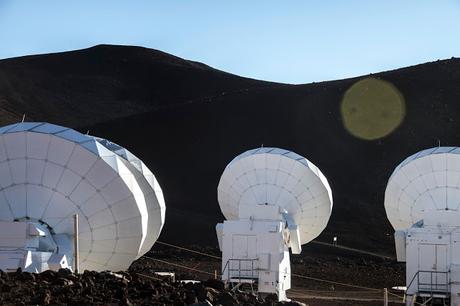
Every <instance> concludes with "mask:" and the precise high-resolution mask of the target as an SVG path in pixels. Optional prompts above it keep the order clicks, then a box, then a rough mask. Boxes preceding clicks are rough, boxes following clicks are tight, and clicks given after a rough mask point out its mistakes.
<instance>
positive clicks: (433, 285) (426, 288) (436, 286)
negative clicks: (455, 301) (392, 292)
mask: <svg viewBox="0 0 460 306" xmlns="http://www.w3.org/2000/svg"><path fill="white" fill-rule="evenodd" d="M421 274H430V282H429V283H424V282H420V275H421ZM433 275H435V276H436V277H435V282H433ZM438 275H445V282H438V277H437V276H438ZM416 278H417V293H419V292H422V291H423V292H429V293H430V295H431V296H433V294H435V293H446V294H449V293H450V288H449V285H450V284H449V272H447V271H424V270H420V271H417V273H415V274H414V276H413V277H412V280H411V281H410V283H409V285H408V286H407V289H406V292H407V291H408V290H409V288H410V287H411V286H412V283H413V282H414V281H415V279H416Z"/></svg>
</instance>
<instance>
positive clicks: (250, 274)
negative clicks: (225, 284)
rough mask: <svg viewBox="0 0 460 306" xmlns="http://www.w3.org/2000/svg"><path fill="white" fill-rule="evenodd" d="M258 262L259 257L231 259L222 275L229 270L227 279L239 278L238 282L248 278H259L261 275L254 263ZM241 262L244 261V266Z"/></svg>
mask: <svg viewBox="0 0 460 306" xmlns="http://www.w3.org/2000/svg"><path fill="white" fill-rule="evenodd" d="M256 262H257V259H229V260H227V263H226V264H225V266H224V269H223V271H222V275H225V271H227V279H228V280H231V279H237V280H238V282H241V281H242V280H247V279H253V280H254V279H257V278H258V277H259V275H258V271H257V269H256V268H255V265H254V264H255V263H256ZM235 263H237V265H235ZM241 263H243V266H242V265H241ZM249 266H250V267H249Z"/></svg>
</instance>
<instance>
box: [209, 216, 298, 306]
mask: <svg viewBox="0 0 460 306" xmlns="http://www.w3.org/2000/svg"><path fill="white" fill-rule="evenodd" d="M285 228H286V224H285V222H284V221H272V220H253V219H250V220H235V221H224V223H223V224H222V223H220V224H218V225H217V232H218V236H219V246H220V248H221V251H222V280H224V281H227V282H231V283H245V282H246V283H255V284H257V288H258V292H259V293H275V294H277V295H278V300H280V301H283V300H286V299H287V297H286V290H288V289H290V288H291V266H290V260H289V249H288V244H287V243H286V240H287V239H288V237H289V232H288V230H287V229H285Z"/></svg>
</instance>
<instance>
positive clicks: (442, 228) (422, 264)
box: [385, 147, 460, 306]
mask: <svg viewBox="0 0 460 306" xmlns="http://www.w3.org/2000/svg"><path fill="white" fill-rule="evenodd" d="M459 208H460V148H457V147H436V148H432V149H427V150H423V151H420V152H418V153H416V154H414V155H412V156H410V157H408V158H407V159H406V160H404V161H403V162H402V163H401V164H400V165H399V166H398V167H397V168H396V169H395V171H394V172H393V174H392V175H391V177H390V179H389V181H388V185H387V188H386V191H385V210H386V213H387V217H388V219H389V220H390V222H391V224H392V226H393V228H394V229H395V246H396V255H397V259H398V261H401V262H404V261H405V262H406V286H407V290H406V295H407V296H408V298H407V305H411V303H412V302H413V301H415V299H417V298H418V299H422V301H427V300H429V299H438V300H441V301H442V303H449V301H450V305H456V306H460V211H459Z"/></svg>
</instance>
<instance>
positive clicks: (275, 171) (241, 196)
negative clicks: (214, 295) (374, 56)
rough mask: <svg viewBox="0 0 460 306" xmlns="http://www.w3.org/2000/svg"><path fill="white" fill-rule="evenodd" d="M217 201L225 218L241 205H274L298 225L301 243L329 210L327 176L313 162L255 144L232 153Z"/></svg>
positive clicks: (321, 224)
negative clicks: (250, 147)
mask: <svg viewBox="0 0 460 306" xmlns="http://www.w3.org/2000/svg"><path fill="white" fill-rule="evenodd" d="M217 190H218V201H219V205H220V208H221V210H222V213H223V214H224V216H225V218H226V219H227V220H236V219H238V217H239V210H240V209H241V207H243V206H257V205H277V206H279V207H281V208H283V209H285V210H286V211H287V213H288V215H289V216H290V218H292V219H293V221H294V223H295V224H296V225H297V226H299V233H300V243H301V244H305V243H307V242H309V241H311V240H313V239H314V238H316V237H317V236H318V235H319V234H320V233H321V232H322V231H323V230H324V228H325V227H326V225H327V223H328V220H329V217H330V215H331V211H332V193H331V188H330V187H329V184H328V182H327V179H326V177H325V176H324V175H323V174H322V173H321V171H320V170H319V169H318V167H316V166H315V165H314V164H313V163H312V162H310V161H309V160H307V159H306V158H305V157H302V156H300V155H298V154H296V153H294V152H291V151H287V150H284V149H279V148H269V147H266V148H258V149H253V150H249V151H246V152H244V153H242V154H240V155H238V156H237V157H235V158H234V159H233V160H232V161H231V162H230V163H229V164H228V165H227V167H226V168H225V170H224V172H223V174H222V176H221V179H220V182H219V185H218V188H217Z"/></svg>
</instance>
